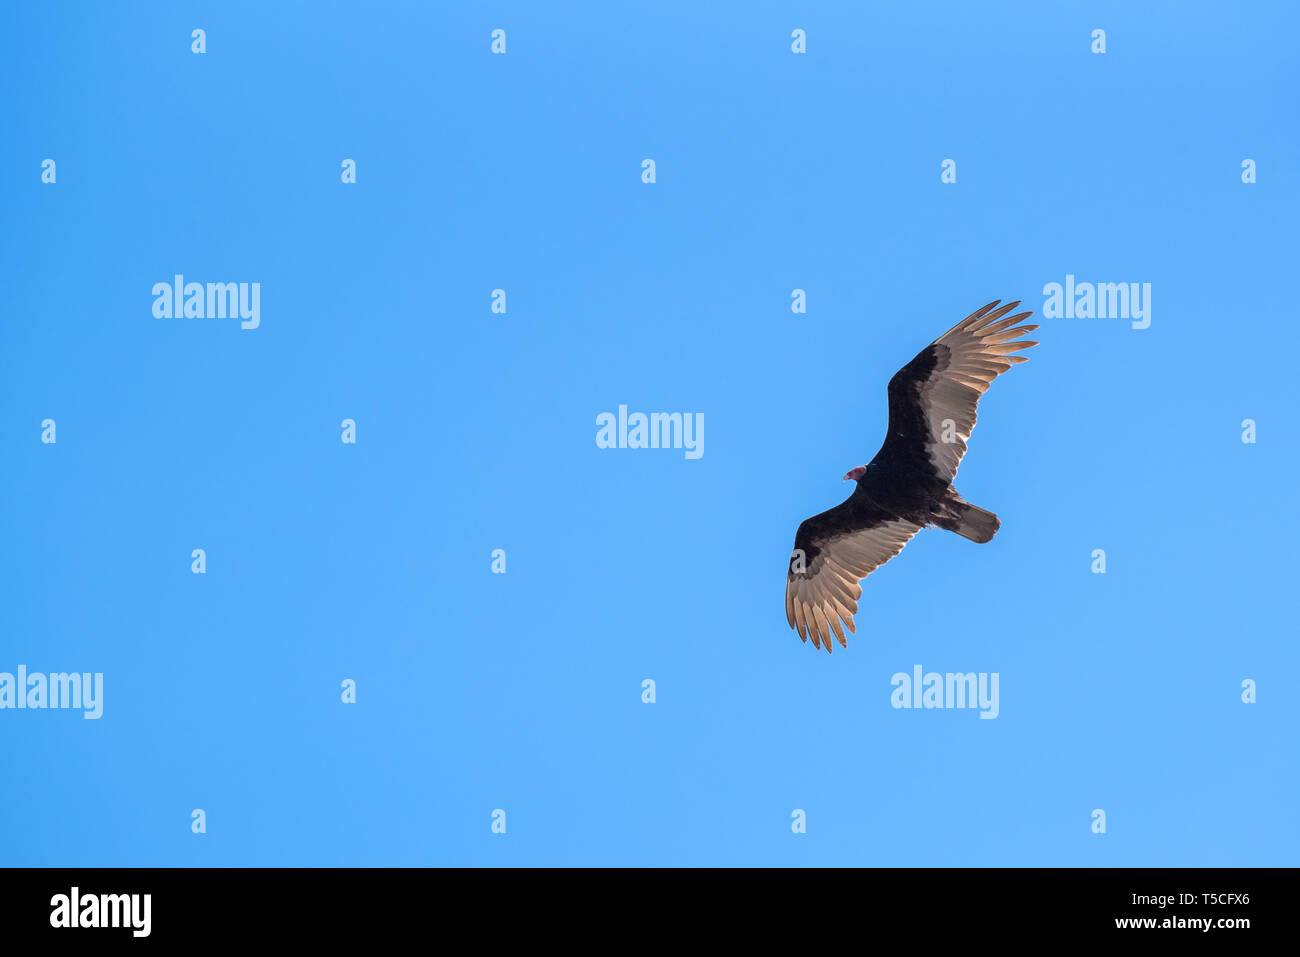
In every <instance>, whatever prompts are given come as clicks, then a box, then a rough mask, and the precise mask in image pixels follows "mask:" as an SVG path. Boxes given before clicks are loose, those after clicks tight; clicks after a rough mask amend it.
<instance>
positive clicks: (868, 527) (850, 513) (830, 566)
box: [785, 300, 1038, 652]
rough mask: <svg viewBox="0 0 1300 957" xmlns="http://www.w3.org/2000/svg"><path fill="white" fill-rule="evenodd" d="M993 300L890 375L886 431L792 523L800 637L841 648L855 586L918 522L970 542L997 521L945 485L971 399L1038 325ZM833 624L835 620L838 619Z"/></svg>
mask: <svg viewBox="0 0 1300 957" xmlns="http://www.w3.org/2000/svg"><path fill="white" fill-rule="evenodd" d="M999 302H1001V300H996V301H994V302H991V303H989V304H988V305H987V306H985V307H983V308H982V309H978V310H976V311H975V312H973V313H971V314H970V315H969V316H967V317H966V318H965V319H963V320H962V321H961V322H959V323H957V325H955V326H953V327H952V328H951V329H949V330H948V331H947V332H945V333H944V334H943V335H941V336H940V337H939V338H938V339H936V340H935V341H934V342H932V343H930V345H928V346H926V347H925V348H924V349H922V350H921V351H920V352H919V353H917V356H916V358H915V359H913V360H912V361H911V362H909V363H908V364H907V365H905V366H903V368H901V369H899V370H898V372H897V373H895V374H894V377H893V378H892V379H890V380H889V432H888V434H887V435H886V436H885V441H884V444H883V445H881V446H880V451H879V452H877V453H876V457H875V458H873V459H872V460H871V461H870V462H869V463H867V464H866V465H860V466H858V467H857V468H855V469H851V470H850V471H849V472H848V474H847V475H845V476H844V479H845V481H847V480H849V479H855V480H856V481H857V486H856V487H855V488H854V489H853V494H852V495H850V496H849V497H848V498H847V499H845V500H844V501H843V502H841V503H840V504H839V505H836V506H835V507H834V508H832V509H829V510H828V511H825V512H822V513H821V514H820V515H814V516H813V517H812V518H810V519H807V520H806V521H804V522H803V524H801V525H800V526H799V530H798V531H797V532H795V536H794V552H793V554H792V555H791V559H790V567H789V569H788V572H787V575H786V584H785V616H786V618H787V619H788V620H789V622H790V627H791V628H793V629H795V630H796V631H798V633H799V637H800V638H801V639H802V640H804V641H807V640H808V639H809V638H812V642H813V645H815V646H816V647H819V648H820V647H823V646H824V647H825V648H826V650H827V651H828V652H829V651H830V650H831V636H832V634H833V635H834V637H835V638H836V639H838V640H839V643H840V644H841V645H842V646H843V647H845V648H847V647H848V640H847V639H846V638H845V637H844V629H845V628H846V627H847V628H848V630H849V631H851V632H852V631H855V630H856V629H855V628H854V626H853V616H854V615H855V614H856V613H857V610H858V599H859V598H860V597H861V596H862V586H861V585H859V584H858V583H859V582H860V581H861V580H862V579H864V578H866V577H867V576H868V575H869V574H871V572H873V571H874V570H875V569H877V568H879V567H880V566H881V565H883V564H885V562H887V561H889V560H890V559H891V558H893V557H894V556H895V555H897V554H898V553H899V552H900V551H902V550H903V546H904V545H906V544H907V543H908V541H910V540H911V538H912V536H913V535H915V534H916V533H917V532H919V531H920V530H921V529H922V528H924V527H926V526H927V525H937V526H938V527H939V528H946V529H948V530H949V531H952V532H956V533H957V534H958V535H961V536H962V537H964V538H968V539H970V540H971V541H972V542H980V543H983V542H987V541H990V540H991V539H992V538H993V536H994V534H996V533H997V530H998V527H999V525H1000V524H1001V523H1000V522H999V521H998V517H997V516H996V515H994V514H993V513H992V512H989V511H985V510H984V509H982V508H978V507H976V506H974V505H971V504H970V503H969V502H967V501H965V500H964V499H962V497H961V496H960V495H959V494H958V493H957V490H956V489H955V488H953V485H952V481H953V478H954V477H955V476H956V475H957V466H958V464H959V463H960V462H961V457H962V456H963V455H964V454H965V453H966V442H967V440H968V439H969V438H970V434H971V430H972V429H974V428H975V406H976V405H977V404H978V403H979V400H980V396H982V395H983V394H984V393H985V391H987V389H988V387H989V383H991V382H992V381H993V380H994V379H996V378H997V377H998V376H1000V375H1001V374H1002V373H1004V372H1006V371H1007V370H1008V369H1010V368H1011V366H1012V365H1013V364H1014V363H1018V362H1024V361H1025V359H1026V358H1027V357H1026V356H1018V355H1013V354H1012V353H1015V352H1019V351H1020V350H1022V349H1028V348H1029V347H1030V346H1036V345H1038V343H1037V342H1033V341H1031V340H1028V339H1019V338H1018V337H1019V336H1022V335H1024V334H1026V333H1029V332H1033V331H1034V330H1035V329H1037V328H1038V326H1036V325H1025V326H1017V325H1016V323H1018V322H1020V321H1021V320H1022V319H1027V318H1029V317H1030V316H1032V315H1033V312H1032V311H1030V312H1022V313H1019V314H1017V315H1013V316H1007V318H1005V319H1004V318H1003V316H1006V315H1007V313H1009V312H1011V311H1012V310H1013V309H1015V308H1016V306H1018V305H1020V302H1019V301H1016V302H1012V303H1008V304H1007V305H1005V306H1002V307H1000V308H999V307H998V303H999ZM841 622H843V624H842V625H841Z"/></svg>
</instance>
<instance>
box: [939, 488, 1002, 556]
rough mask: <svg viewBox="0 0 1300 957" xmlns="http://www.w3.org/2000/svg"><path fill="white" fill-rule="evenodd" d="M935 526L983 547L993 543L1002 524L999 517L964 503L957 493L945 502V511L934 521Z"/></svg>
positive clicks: (976, 506)
mask: <svg viewBox="0 0 1300 957" xmlns="http://www.w3.org/2000/svg"><path fill="white" fill-rule="evenodd" d="M934 524H936V525H938V526H939V527H940V528H946V529H948V531H950V532H956V533H957V534H958V535H960V536H961V537H962V538H968V539H970V540H971V541H972V542H978V543H979V544H981V545H983V544H984V543H985V542H989V541H992V540H993V536H994V535H996V534H997V533H998V529H999V528H1000V527H1001V526H1002V523H1001V522H999V521H998V517H997V516H996V515H994V514H993V513H992V512H990V511H988V510H987V509H982V508H980V507H979V506H978V505H972V504H971V503H970V502H967V501H964V500H963V499H962V497H961V496H960V495H957V494H956V493H955V492H954V493H953V494H952V496H951V497H950V498H949V499H948V500H947V501H946V502H944V504H943V510H942V511H941V512H940V513H939V516H938V517H937V518H936V519H935V520H934Z"/></svg>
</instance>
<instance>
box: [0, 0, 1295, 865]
mask: <svg viewBox="0 0 1300 957" xmlns="http://www.w3.org/2000/svg"><path fill="white" fill-rule="evenodd" d="M2 27H3V28H2V29H0V63H2V64H3V66H2V67H0V70H2V71H3V79H4V89H3V96H4V102H5V104H6V110H5V124H4V125H5V135H4V140H3V142H4V148H3V150H0V203H2V208H3V213H4V223H5V227H6V228H5V229H4V230H3V233H2V234H0V243H2V244H3V263H4V284H3V311H2V318H0V322H2V326H0V329H2V332H0V371H2V373H3V374H2V375H0V399H2V402H3V406H2V411H3V414H2V415H0V447H3V449H4V456H3V465H2V466H0V490H2V492H3V495H2V497H0V522H2V523H3V534H2V540H3V549H0V576H2V577H3V581H4V593H5V600H4V601H3V603H0V670H5V671H13V670H14V669H16V667H17V666H18V665H19V664H24V665H26V666H27V668H28V669H29V670H32V671H44V672H49V671H63V670H75V671H92V672H94V671H100V672H103V673H104V675H105V679H104V680H105V713H104V716H103V718H102V719H101V720H99V721H97V722H96V721H86V720H83V719H82V718H81V716H80V715H79V714H77V713H68V712H59V711H44V712H32V711H23V712H17V711H4V712H0V756H2V757H3V760H4V764H5V767H6V769H7V773H6V778H5V786H4V788H3V789H2V790H0V831H3V833H4V835H5V839H4V841H3V846H2V847H0V863H4V864H37V865H54V864H83V865H113V864H132V865H154V864H160V865H161V864H179V865H215V864H257V865H288V864H309V865H327V864H413V865H414V864H419V865H423V864H466V865H507V864H511V865H542V864H560V865H575V864H615V865H630V864H651V865H669V864H690V865H720V864H742V865H759V864H783V865H786V864H816V865H820V864H890V865H940V864H944V865H976V864H995V865H1027V864H1046V865H1229V864H1245V865H1264V864H1273V865H1282V864H1289V865H1294V864H1297V863H1300V854H1298V853H1297V851H1298V849H1300V840H1298V833H1297V823H1296V815H1295V809H1296V791H1297V784H1298V783H1300V781H1298V774H1297V757H1296V745H1295V735H1296V729H1297V726H1298V725H1300V721H1298V720H1297V719H1298V717H1300V715H1298V713H1297V705H1296V699H1295V694H1294V692H1295V682H1296V675H1297V674H1298V673H1300V655H1297V651H1296V624H1295V616H1294V611H1293V600H1294V599H1293V597H1292V596H1293V594H1294V591H1293V589H1294V575H1295V564H1296V563H1295V558H1294V556H1295V549H1296V543H1297V536H1298V533H1300V519H1298V518H1297V510H1296V508H1295V506H1294V502H1293V499H1294V494H1295V493H1294V489H1293V485H1294V474H1295V469H1296V465H1297V458H1298V456H1297V452H1296V447H1295V429H1296V422H1297V413H1298V411H1300V410H1298V409H1297V401H1296V370H1295V358H1294V350H1293V349H1292V348H1291V343H1292V342H1293V341H1294V328H1295V321H1296V318H1295V304H1294V299H1293V296H1292V277H1293V276H1294V270H1295V262H1296V240H1295V223H1296V221H1297V218H1298V216H1300V208H1298V204H1297V197H1296V188H1295V184H1296V182H1297V178H1298V174H1300V170H1298V169H1297V155H1298V153H1297V146H1298V145H1300V141H1298V137H1297V132H1296V124H1295V122H1294V121H1295V114H1294V106H1295V102H1294V100H1295V90H1296V87H1297V79H1298V78H1300V77H1298V76H1297V69H1296V65H1295V63H1296V61H1295V57H1294V53H1295V49H1294V48H1295V36H1296V35H1297V31H1298V30H1300V16H1298V15H1297V13H1296V11H1295V8H1294V6H1293V5H1291V4H1285V3H1263V4H1250V5H1248V6H1245V7H1243V6H1240V5H1234V4H1229V3H1221V4H1209V3H1181V2H1180V3H1154V4H1133V3H1119V2H1115V3H1038V2H1033V3H1029V2H1025V3H1008V4H979V5H971V4H965V3H961V4H957V3H944V4H858V3H853V4H849V3H843V4H822V3H816V4H814V3H803V4H797V3H796V4H786V3H764V4H739V3H732V4H716V5H711V6H710V7H709V9H707V10H705V9H701V5H699V4H696V3H684V2H683V3H677V2H665V3H657V4H654V5H652V6H651V7H644V6H643V7H638V8H637V9H636V10H635V11H632V10H631V9H630V8H624V7H622V6H621V5H610V4H595V3H584V4H564V3H557V4H546V5H544V9H539V8H538V5H537V4H533V3H514V4H468V3H464V4H451V3H440V4H431V3H429V4H426V3H412V4H403V5H397V4H383V3H366V4H360V3H357V4H329V5H326V4H311V5H307V4H294V5H290V4H262V3H170V2H169V3H153V4H112V5H96V6H92V5H90V4H64V5H61V6H60V5H56V6H54V7H40V8H37V7H34V6H31V5H11V6H9V7H7V8H6V10H5V12H4V14H3V23H2ZM196 27H201V28H203V29H205V30H206V31H207V53H206V54H205V55H202V56H198V55H194V54H193V53H191V52H190V43H191V40H190V31H191V30H192V29H194V28H196ZM495 28H503V29H505V30H506V31H507V43H508V46H507V49H508V52H507V54H506V55H505V56H493V55H492V54H491V53H490V52H489V45H490V33H491V31H492V30H493V29H495ZM795 28H803V29H805V30H806V31H807V36H808V53H807V54H806V55H803V56H796V55H794V54H792V53H791V52H790V33H791V31H792V30H793V29H795ZM1095 28H1104V29H1105V30H1106V31H1107V46H1108V50H1107V52H1106V54H1105V55H1094V54H1092V53H1091V52H1090V43H1091V40H1090V34H1091V31H1092V30H1093V29H1095ZM47 157H50V158H54V159H55V160H56V162H57V164H58V165H57V176H58V179H57V183H56V184H55V185H43V184H42V183H41V181H40V164H41V161H42V160H43V159H45V158H47ZM647 157H649V158H653V159H654V160H656V162H657V165H658V182H657V183H656V184H654V185H646V184H643V183H642V182H641V161H642V160H643V159H644V158H647ZM344 158H352V159H355V160H356V162H357V169H358V182H357V184H356V185H344V184H342V183H341V182H340V163H341V161H342V160H343V159H344ZM947 158H952V159H955V160H956V162H957V171H958V181H957V183H956V184H955V185H944V184H942V183H941V182H940V164H941V162H942V161H943V160H944V159H947ZM1245 158H1252V159H1254V160H1255V161H1256V162H1257V164H1258V171H1259V172H1258V176H1259V182H1258V183H1257V184H1254V185H1243V184H1242V182H1241V178H1240V174H1241V162H1242V160H1243V159H1245ZM176 272H183V273H184V274H185V275H186V276H187V277H188V278H190V279H193V280H199V281H218V280H221V281H225V280H230V281H258V282H261V283H262V304H261V305H262V318H261V328H260V329H258V330H256V331H241V330H240V329H239V328H238V326H237V325H236V324H234V323H231V322H212V323H205V322H200V321H193V320H191V321H185V320H179V321H178V320H162V319H156V318H154V316H153V315H152V311H151V307H152V302H153V299H152V296H151V293H150V289H151V287H152V285H153V284H154V283H155V282H159V281H168V280H170V278H171V276H172V275H173V274H174V273H176ZM1067 273H1071V274H1074V275H1075V276H1077V277H1078V278H1079V280H1080V281H1084V280H1086V281H1094V282H1149V283H1151V284H1152V323H1151V327H1150V328H1149V329H1146V330H1141V331H1136V330H1133V329H1131V328H1129V324H1128V322H1126V321H1124V320H1120V319H1090V320H1089V319H1081V320H1066V319H1055V320H1047V321H1046V322H1045V324H1044V326H1043V328H1042V329H1041V330H1040V332H1039V333H1038V335H1037V338H1039V339H1041V341H1042V343H1043V344H1042V345H1041V346H1040V347H1039V348H1037V349H1035V350H1034V351H1033V361H1031V362H1029V363H1028V364H1026V365H1023V366H1020V367H1017V368H1016V369H1015V370H1014V371H1013V372H1012V373H1011V374H1009V375H1008V376H1006V377H1004V378H1002V379H1000V380H999V381H998V382H997V383H996V384H995V385H994V387H993V388H992V390H991V391H990V393H989V394H988V396H987V397H986V399H985V401H984V402H983V403H982V405H981V409H980V412H981V417H980V425H979V428H978V429H977V430H976V432H975V435H974V438H973V441H972V444H971V451H970V453H969V454H968V456H967V457H966V459H965V461H964V463H963V465H962V469H961V474H960V476H959V481H958V486H959V488H960V489H961V491H962V492H963V493H964V494H965V495H966V497H967V498H968V499H969V500H971V501H973V502H975V503H978V504H980V505H982V506H985V507H987V508H990V509H992V510H994V511H996V512H997V513H998V514H999V516H1000V517H1001V519H1002V523H1003V525H1002V530H1001V532H1000V533H999V535H998V536H997V538H996V539H995V540H994V541H993V542H992V543H991V544H989V545H985V546H977V545H974V544H971V543H969V542H967V541H965V540H962V539H960V538H957V537H956V536H953V535H950V534H947V533H944V532H940V531H935V530H930V531H926V532H923V533H922V534H921V535H920V536H918V537H917V538H916V539H915V540H913V542H912V543H911V544H910V545H909V546H908V548H907V549H906V550H905V551H904V552H903V554H902V555H901V556H900V558H899V559H898V560H896V561H894V562H892V563H890V564H889V565H888V566H886V567H885V568H883V569H882V570H881V571H879V572H877V573H876V574H875V575H873V576H872V577H871V578H870V579H868V581H867V582H866V584H865V585H864V594H863V598H862V602H861V612H860V614H859V616H858V635H857V637H856V639H852V640H851V641H850V644H849V647H848V649H847V651H844V650H837V651H836V653H835V654H834V655H833V656H830V657H828V656H826V655H825V654H824V653H818V652H815V651H814V650H813V648H812V647H811V645H803V644H801V643H800V642H799V640H798V638H797V637H796V636H795V635H794V633H793V632H791V631H790V630H789V629H788V627H787V625H786V621H785V616H784V608H783V589H784V580H785V566H786V561H787V556H788V554H789V550H790V547H791V543H792V540H793V536H794V530H795V528H796V526H797V525H798V523H799V522H800V521H801V520H802V519H803V518H805V517H806V516H808V515H811V514H813V513H815V512H818V511H821V510H822V509H825V508H827V507H830V506H831V505H834V504H836V503H837V502H839V501H840V500H841V499H842V498H843V497H844V496H845V495H846V494H847V493H848V491H849V487H848V486H846V485H844V484H842V483H841V481H840V476H841V475H842V474H843V473H844V472H845V471H846V470H847V469H848V468H850V467H852V466H855V465H859V464H862V463H863V462H865V461H866V460H867V459H869V458H870V457H871V455H872V454H873V453H874V452H875V450H876V448H877V447H878V445H879V442H880V440H881V438H882V434H883V429H884V426H885V417H886V406H885V384H886V382H887V381H888V379H889V377H890V375H891V374H892V373H893V372H894V371H895V370H896V369H897V368H899V367H900V366H901V365H902V364H903V363H904V362H906V361H907V360H908V359H910V358H911V357H912V356H913V355H914V354H915V353H916V352H917V351H918V350H919V349H920V348H922V347H923V346H925V345H926V344H927V343H928V342H930V341H931V340H932V339H933V338H934V337H935V336H937V335H938V334H939V333H941V332H943V331H944V330H945V329H947V328H948V327H949V326H950V325H952V324H953V323H954V322H955V321H956V320H957V319H959V318H961V317H962V316H964V315H965V314H966V313H968V312H970V311H971V310H973V309H974V308H976V307H978V306H980V305H982V304H983V303H985V302H987V301H989V300H992V299H996V298H1024V299H1025V300H1027V304H1028V306H1029V307H1030V308H1035V309H1041V305H1042V302H1043V294H1042V289H1043V286H1044V285H1045V284H1046V283H1049V282H1061V281H1063V280H1064V277H1065V275H1066V274H1067ZM495 288H504V289H505V290H506V291H507V296H508V300H507V302H508V315H506V316H505V317H502V316H496V315H493V314H492V313H491V311H490V296H491V291H492V290H493V289H495ZM795 288H802V289H805V290H807V295H808V312H807V314H806V315H794V314H792V312H791V310H790V295H791V290H792V289H795ZM620 403H622V404H626V405H628V406H629V407H630V408H631V409H633V410H641V411H645V412H651V411H683V412H701V413H703V414H704V417H705V423H706V430H705V446H704V449H705V454H704V456H703V458H701V459H700V460H698V461H687V460H686V459H685V458H684V456H683V454H682V453H681V452H680V451H630V450H624V451H618V450H613V451H609V450H601V449H598V448H597V447H596V444H595V433H596V427H595V419H596V416H597V415H598V414H599V413H601V412H604V411H614V410H616V409H617V407H618V405H619V404H620ZM47 417H49V418H54V419H55V420H56V421H57V428H58V433H57V435H58V441H57V444H56V445H54V446H49V445H43V444H41V442H40V422H41V420H42V419H44V418H47ZM344 418H353V419H355V420H356V422H357V427H358V441H357V443H356V445H355V446H349V445H344V444H343V443H342V442H341V441H340V422H341V421H342V420H343V419H344ZM1245 418H1253V419H1255V420H1256V421H1257V422H1258V443H1257V444H1255V445H1246V444H1243V443H1242V441H1241V422H1242V420H1243V419H1245ZM200 547H201V548H204V549H206V550H207V555H208V572H207V574H206V575H203V576H199V575H194V574H191V572H190V553H191V550H192V549H194V548H200ZM495 548H503V549H505V550H506V553H507V562H508V564H507V568H508V571H507V574H505V575H494V574H492V573H491V570H490V564H491V560H490V555H491V552H492V550H493V549H495ZM1096 548H1103V549H1105V550H1106V553H1107V564H1108V570H1107V573H1106V574H1105V575H1104V576H1103V575H1094V574H1092V573H1091V571H1090V565H1091V553H1092V551H1093V549H1096ZM915 664H921V665H922V666H923V667H924V668H925V669H926V670H937V671H977V672H997V673H999V675H1000V676H1001V677H1000V686H1001V715H1000V717H999V718H998V719H997V720H995V721H987V720H983V721H982V720H979V719H978V718H977V715H976V713H975V712H972V711H898V710H894V709H893V708H891V706H890V691H891V688H890V677H891V675H893V674H894V673H895V672H897V671H910V670H911V668H912V666H913V665H915ZM345 678H353V679H355V680H356V681H357V683H358V689H359V691H358V697H359V700H358V703H357V704H356V705H355V706H348V705H344V704H342V703H341V702H340V700H339V696H340V688H339V686H340V682H341V681H342V680H343V679H345ZM645 678H653V679H654V680H655V681H656V682H657V688H658V701H657V703H656V704H654V705H646V704H643V703H642V702H641V682H642V680H643V679H645ZM1247 678H1251V679H1254V680H1256V681H1257V682H1258V685H1259V701H1258V703H1257V704H1254V705H1246V704H1243V703H1242V702H1241V700H1240V695H1241V682H1242V681H1243V680H1244V679H1247ZM194 808H202V809H204V810H205V811H206V813H207V821H208V833H207V834H204V835H201V836H200V835H194V834H192V833H191V831H190V819H191V818H190V815H191V811H192V810H193V809H194ZM496 808H501V809H504V810H505V811H506V813H507V834H506V835H505V836H499V835H494V834H492V833H491V827H490V826H491V814H492V811H493V810H494V809H496ZM796 808H798V809H803V810H804V811H806V813H807V821H808V832H807V834H806V835H802V836H799V835H795V834H792V833H791V827H790V823H791V813H792V811H793V810H794V809H796ZM1094 808H1103V809H1105V811H1106V813H1107V815H1108V833H1107V834H1105V835H1104V836H1098V835H1094V834H1093V833H1092V831H1091V828H1090V824H1091V819H1090V814H1091V812H1092V811H1093V809H1094Z"/></svg>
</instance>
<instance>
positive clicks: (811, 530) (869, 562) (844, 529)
mask: <svg viewBox="0 0 1300 957" xmlns="http://www.w3.org/2000/svg"><path fill="white" fill-rule="evenodd" d="M920 530H921V526H920V525H915V524H913V523H912V522H907V521H904V520H902V519H899V518H896V517H894V516H893V515H890V514H889V513H888V512H885V511H883V510H881V509H878V508H876V507H875V506H873V505H872V504H871V503H870V502H869V501H868V500H866V499H865V498H863V497H862V496H860V495H858V494H857V493H856V492H855V493H854V494H853V495H851V496H849V498H848V499H847V500H846V501H844V502H842V503H840V504H839V505H836V506H835V507H834V508H832V509H829V510H827V511H825V512H822V513H821V514H820V515H814V516H813V517H812V518H810V519H807V520H806V521H805V522H804V523H803V524H802V525H800V526H799V531H797V532H796V533H795V536H794V552H793V553H792V555H791V557H790V567H789V569H788V572H787V575H786V582H785V617H786V619H787V620H788V621H789V622H790V627H791V628H794V629H795V630H796V631H798V632H799V637H800V638H801V639H803V640H804V641H807V640H808V639H809V638H810V637H811V638H812V641H813V645H814V646H816V647H819V648H820V647H823V646H824V647H825V648H826V650H827V651H828V652H829V651H830V650H831V634H832V632H833V633H834V635H835V637H836V638H838V639H839V642H840V644H841V645H842V646H843V647H845V648H847V647H848V639H846V638H845V637H844V627H842V626H841V625H840V620H841V619H843V621H844V626H847V627H848V629H849V631H851V632H852V631H856V629H855V628H854V626H853V616H854V615H855V614H857V611H858V599H859V598H860V597H861V596H862V586H861V585H859V584H858V582H860V581H861V580H862V579H864V578H866V577H867V576H868V575H870V574H871V573H872V572H873V571H875V570H876V569H877V568H879V567H880V566H881V565H883V564H885V562H887V561H889V560H890V559H891V558H893V557H894V556H895V555H897V554H898V553H899V552H901V551H902V550H903V546H904V545H906V544H907V543H908V541H909V540H911V538H912V536H913V535H915V534H916V533H917V532H919V531H920Z"/></svg>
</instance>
